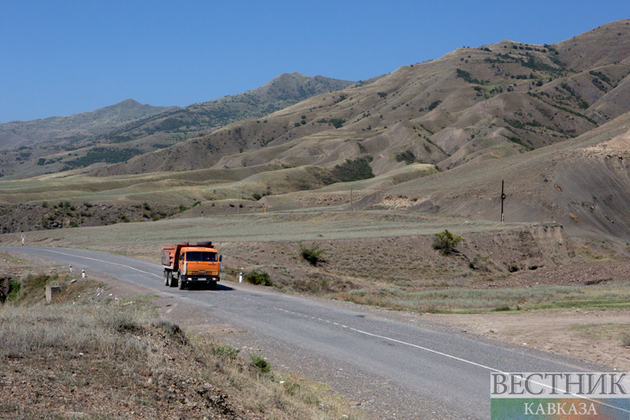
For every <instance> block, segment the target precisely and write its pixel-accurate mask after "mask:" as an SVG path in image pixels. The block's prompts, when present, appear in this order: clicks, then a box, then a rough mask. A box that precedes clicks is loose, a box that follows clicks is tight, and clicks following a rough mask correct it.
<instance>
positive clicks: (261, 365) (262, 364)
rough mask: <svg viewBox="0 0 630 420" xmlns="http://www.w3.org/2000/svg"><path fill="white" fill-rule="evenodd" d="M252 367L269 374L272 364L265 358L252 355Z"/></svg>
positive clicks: (250, 356)
mask: <svg viewBox="0 0 630 420" xmlns="http://www.w3.org/2000/svg"><path fill="white" fill-rule="evenodd" d="M249 358H250V359H251V361H252V362H251V365H252V366H254V367H255V368H257V369H260V371H261V372H262V373H267V372H269V371H270V370H271V363H269V362H268V361H267V360H266V359H265V358H264V357H262V356H260V355H258V356H256V355H253V354H250V355H249Z"/></svg>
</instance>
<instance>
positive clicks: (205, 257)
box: [186, 251, 218, 262]
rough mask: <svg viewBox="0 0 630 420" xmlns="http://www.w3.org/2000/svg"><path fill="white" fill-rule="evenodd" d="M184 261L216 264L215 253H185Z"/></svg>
mask: <svg viewBox="0 0 630 420" xmlns="http://www.w3.org/2000/svg"><path fill="white" fill-rule="evenodd" d="M186 261H205V262H217V261H218V260H217V253H216V252H204V251H189V252H187V253H186Z"/></svg>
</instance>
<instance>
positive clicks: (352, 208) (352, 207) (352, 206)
mask: <svg viewBox="0 0 630 420" xmlns="http://www.w3.org/2000/svg"><path fill="white" fill-rule="evenodd" d="M350 210H351V211H354V204H353V203H352V185H350Z"/></svg>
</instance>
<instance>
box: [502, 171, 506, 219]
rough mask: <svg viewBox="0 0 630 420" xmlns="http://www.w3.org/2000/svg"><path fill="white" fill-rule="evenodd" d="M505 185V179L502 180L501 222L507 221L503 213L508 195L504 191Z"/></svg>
mask: <svg viewBox="0 0 630 420" xmlns="http://www.w3.org/2000/svg"><path fill="white" fill-rule="evenodd" d="M504 185H505V181H503V180H501V223H503V222H504V221H505V216H504V215H503V200H505V198H506V197H507V196H506V195H505V194H504V193H503V187H504Z"/></svg>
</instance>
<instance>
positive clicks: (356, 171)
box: [332, 158, 374, 182]
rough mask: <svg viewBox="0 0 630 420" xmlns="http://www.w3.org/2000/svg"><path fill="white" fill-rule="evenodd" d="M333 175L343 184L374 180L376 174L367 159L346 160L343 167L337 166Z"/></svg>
mask: <svg viewBox="0 0 630 420" xmlns="http://www.w3.org/2000/svg"><path fill="white" fill-rule="evenodd" d="M332 174H333V176H334V177H335V178H337V179H339V180H340V181H341V182H350V181H359V180H362V179H369V178H374V172H372V167H371V166H370V164H369V162H368V160H367V158H356V159H354V160H350V159H346V161H345V162H344V163H343V164H341V165H336V166H335V167H334V168H333V170H332Z"/></svg>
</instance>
